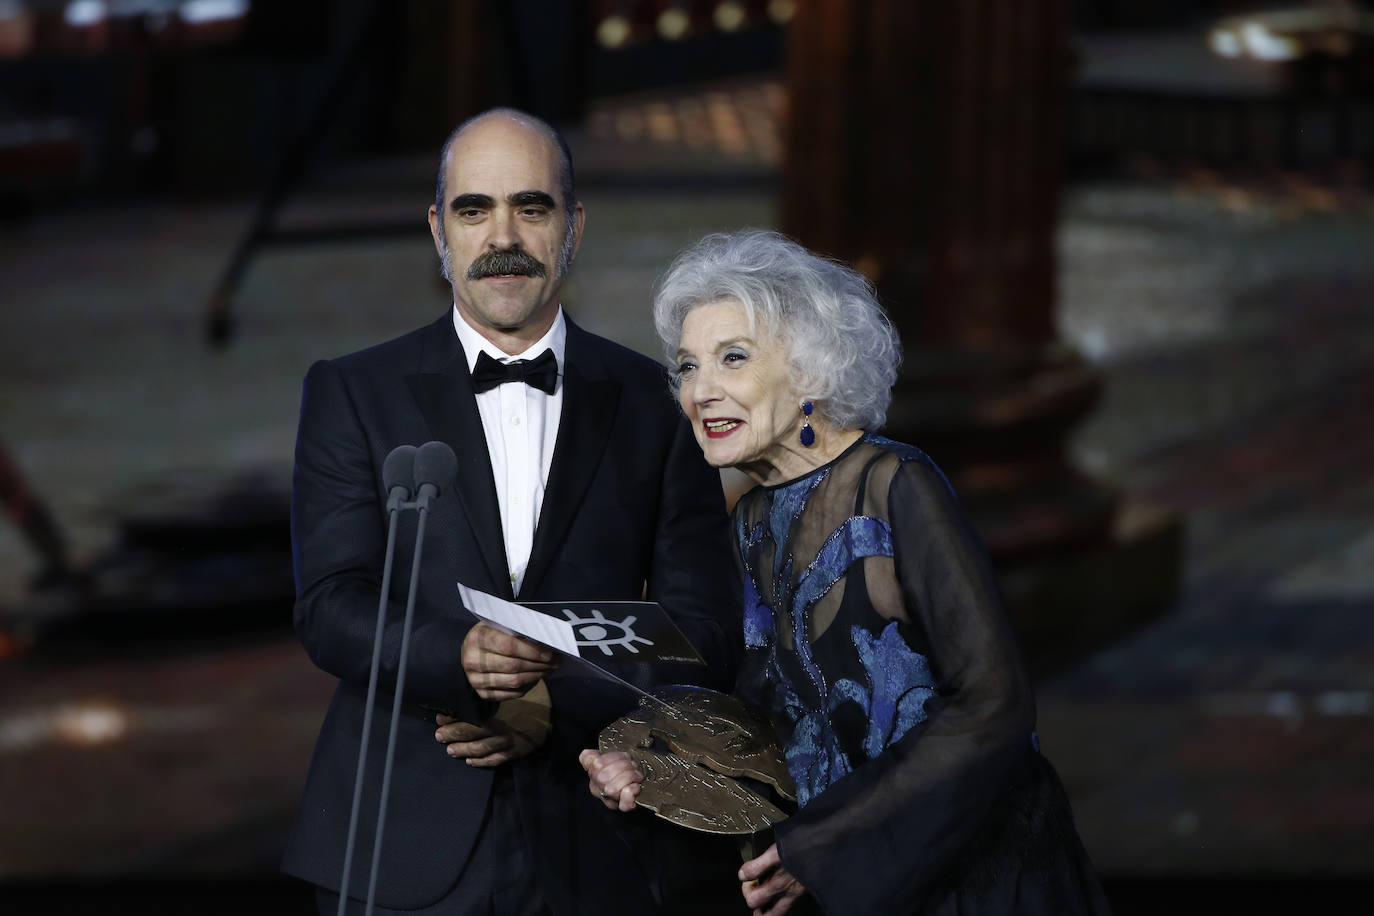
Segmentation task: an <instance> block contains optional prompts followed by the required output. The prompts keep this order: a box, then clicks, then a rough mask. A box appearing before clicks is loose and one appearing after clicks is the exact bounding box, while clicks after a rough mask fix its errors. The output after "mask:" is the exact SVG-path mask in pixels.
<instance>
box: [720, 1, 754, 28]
mask: <svg viewBox="0 0 1374 916" xmlns="http://www.w3.org/2000/svg"><path fill="white" fill-rule="evenodd" d="M748 18H749V14H748V13H747V12H745V9H744V5H743V4H740V3H736V2H734V0H725V2H724V3H722V4H721V5H720V6H717V7H716V11H715V12H714V13H712V14H711V19H712V21H714V22H715V24H716V28H718V29H720V30H721V31H722V32H738V31H739V30H740V28H741V27H743V25H744V22H745V20H746V19H748Z"/></svg>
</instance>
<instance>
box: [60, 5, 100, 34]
mask: <svg viewBox="0 0 1374 916" xmlns="http://www.w3.org/2000/svg"><path fill="white" fill-rule="evenodd" d="M106 12H107V11H106V9H105V2H104V0H73V2H72V3H68V4H67V6H66V8H65V9H63V10H62V20H63V21H64V22H66V23H67V25H69V26H72V27H73V28H78V29H80V28H87V27H89V26H93V25H99V24H100V23H102V22H104V21H105V16H106Z"/></svg>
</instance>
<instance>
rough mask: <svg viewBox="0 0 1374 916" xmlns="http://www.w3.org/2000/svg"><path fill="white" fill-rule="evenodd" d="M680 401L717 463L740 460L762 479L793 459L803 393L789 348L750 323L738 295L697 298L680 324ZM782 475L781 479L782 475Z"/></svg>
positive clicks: (740, 464)
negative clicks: (700, 301) (796, 386)
mask: <svg viewBox="0 0 1374 916" xmlns="http://www.w3.org/2000/svg"><path fill="white" fill-rule="evenodd" d="M677 369H678V373H679V376H680V378H681V382H682V388H681V391H680V393H679V401H680V403H681V404H682V410H683V413H685V414H686V415H687V419H688V420H690V421H691V422H692V429H693V431H694V432H695V433H696V437H697V442H698V444H700V445H701V451H702V452H703V453H704V454H705V456H706V460H707V462H709V463H710V464H711V465H713V466H714V467H739V468H741V469H742V470H744V471H746V472H750V473H751V476H756V477H757V478H758V479H768V478H772V477H774V476H775V475H774V474H771V473H767V472H768V470H769V469H778V470H781V471H783V472H784V473H785V472H787V471H789V470H791V469H792V466H793V464H794V462H793V461H791V460H789V459H790V458H791V457H792V453H793V452H795V451H796V448H794V443H796V442H797V441H798V436H799V433H800V429H801V421H802V416H801V399H800V397H798V396H797V394H796V393H795V392H794V391H793V390H792V387H791V382H790V377H791V371H790V369H791V367H790V366H789V364H788V358H787V347H786V345H785V344H784V343H783V342H782V340H781V339H779V338H778V337H776V336H774V335H771V334H768V333H767V332H766V331H764V330H763V329H761V328H757V329H755V330H753V331H751V330H750V328H749V317H748V315H747V314H746V313H745V311H744V307H743V306H741V305H740V304H739V303H738V302H737V301H735V300H733V299H721V300H717V301H715V302H708V303H707V304H705V305H699V306H697V307H696V308H694V309H692V310H691V311H690V312H688V313H687V319H686V320H685V321H684V322H683V323H682V341H681V343H680V345H679V347H678V351H677ZM779 479H783V478H779Z"/></svg>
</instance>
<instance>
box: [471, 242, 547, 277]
mask: <svg viewBox="0 0 1374 916" xmlns="http://www.w3.org/2000/svg"><path fill="white" fill-rule="evenodd" d="M545 273H546V271H545V268H544V265H543V263H542V262H540V260H539V259H538V258H536V257H534V256H533V255H531V254H529V253H528V252H525V251H521V250H520V249H519V248H508V249H505V250H501V249H497V250H494V251H488V252H487V253H485V254H483V255H481V256H479V257H478V258H477V260H475V261H473V262H472V265H471V266H470V267H468V272H467V278H468V279H469V280H481V279H482V278H483V277H543V276H544V274H545Z"/></svg>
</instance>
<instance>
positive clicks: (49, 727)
mask: <svg viewBox="0 0 1374 916" xmlns="http://www.w3.org/2000/svg"><path fill="white" fill-rule="evenodd" d="M128 731H129V717H128V715H127V714H126V713H125V712H124V711H123V710H122V709H119V708H118V707H116V706H113V705H111V704H109V703H105V702H92V703H87V704H63V705H61V706H57V707H55V708H53V709H50V710H39V711H35V712H29V713H26V714H22V715H11V716H6V717H4V718H0V752H5V751H12V752H15V751H25V750H28V749H30V748H33V747H37V746H38V745H41V744H48V743H52V744H69V745H77V746H81V747H89V746H92V745H98V744H108V743H110V742H111V741H118V740H119V739H120V738H123V737H124V736H125V735H126V734H128Z"/></svg>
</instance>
